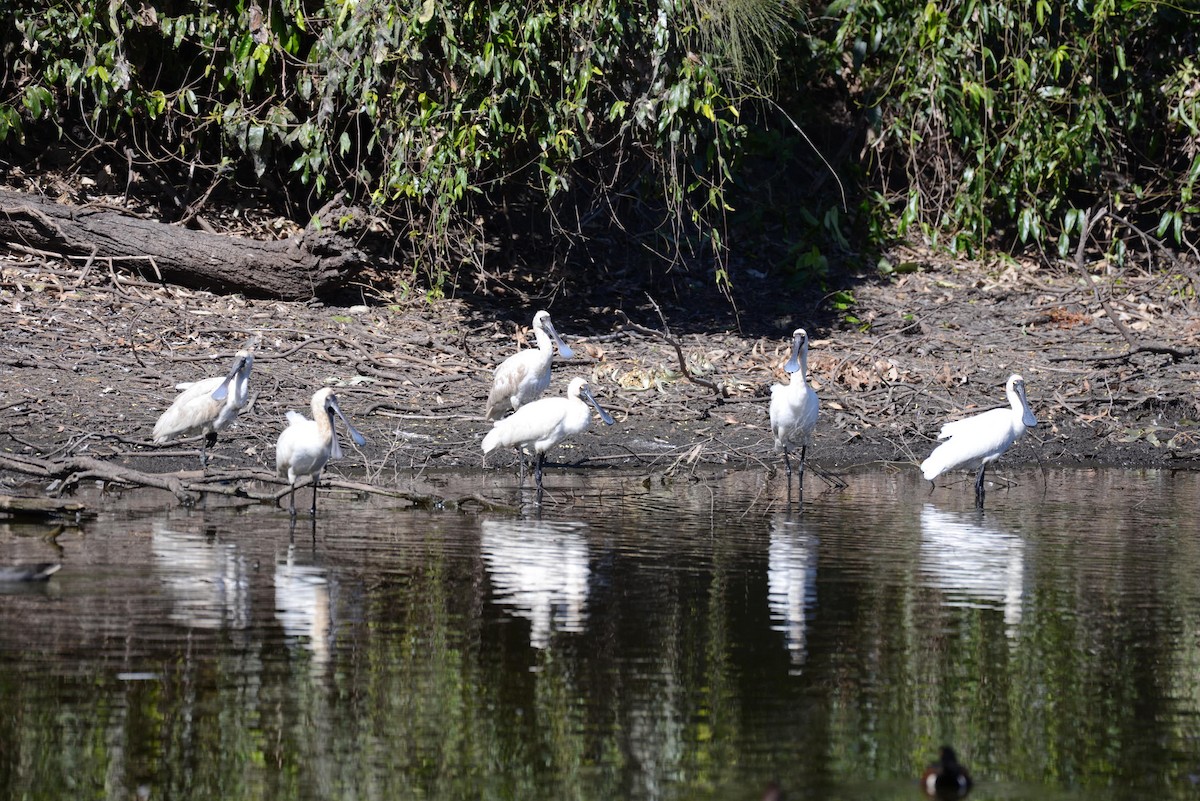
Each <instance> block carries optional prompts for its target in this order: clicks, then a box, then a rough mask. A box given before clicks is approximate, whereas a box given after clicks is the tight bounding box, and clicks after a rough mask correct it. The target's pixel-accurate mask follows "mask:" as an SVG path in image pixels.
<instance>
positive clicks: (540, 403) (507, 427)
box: [483, 378, 614, 491]
mask: <svg viewBox="0 0 1200 801" xmlns="http://www.w3.org/2000/svg"><path fill="white" fill-rule="evenodd" d="M585 401H586V403H585ZM588 403H590V404H592V406H593V407H595V409H596V412H597V413H598V414H599V415H600V419H601V420H603V421H604V424H605V425H609V426H611V425H612V424H613V422H614V420H613V419H612V416H611V415H610V414H609V413H608V412H606V411H604V409H603V407H601V406H600V404H599V403H598V402H597V401H596V399H595V398H594V397H592V393H591V391H590V390H589V389H588V383H587V379H585V378H572V379H571V383H570V385H569V386H568V387H567V396H566V397H565V398H542V399H541V400H536V401H533V402H532V403H527V404H525V405H523V406H522V407H521V408H520V409H517V411H515V412H514V413H513V414H511V415H510V416H508V417H505V418H504V419H503V420H498V421H497V422H496V424H495V425H493V426H492V430H491V431H489V432H488V433H487V436H486V437H484V438H483V454H484V456H487V454H489V453H491V452H492V451H494V450H495V449H496V448H499V447H502V446H503V447H508V448H514V447H515V448H518V449H521V450H530V451H533V453H534V454H535V455H536V457H537V466H536V467H535V468H534V470H535V473H534V477H535V479H536V480H537V487H538V490H539V491H540V490H541V489H542V465H543V464H544V463H545V461H546V451H548V450H550V449H551V448H553V447H554V446H555V445H557V444H558V443H560V442H562V441H563V440H564V439H566V438H567V437H569V436H571V435H572V434H578V433H580V432H582V431H585V430H587V427H588V426H589V425H590V424H591V422H592V410H591V409H589V408H588Z"/></svg>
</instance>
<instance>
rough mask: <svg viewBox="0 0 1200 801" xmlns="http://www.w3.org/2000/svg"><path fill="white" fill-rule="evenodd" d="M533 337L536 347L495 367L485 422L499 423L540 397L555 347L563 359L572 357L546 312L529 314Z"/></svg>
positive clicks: (546, 382) (548, 379)
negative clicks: (507, 415)
mask: <svg viewBox="0 0 1200 801" xmlns="http://www.w3.org/2000/svg"><path fill="white" fill-rule="evenodd" d="M533 334H534V336H535V337H537V348H527V349H526V350H522V351H518V352H517V353H514V354H513V355H512V356H509V357H508V358H507V359H505V360H504V361H502V362H500V366H499V367H497V368H496V373H495V377H494V378H493V379H492V391H491V392H490V393H488V399H487V410H486V411H485V412H484V417H485V418H486V419H488V420H499V419H500V418H501V417H503V416H504V415H506V414H508V413H509V411H516V410H517V409H520V408H521V407H522V406H524V405H525V404H526V403H531V402H532V401H535V400H537V399H538V398H540V397H541V395H542V393H543V392H545V391H546V387H548V386H550V362H551V361H553V359H554V349H555V348H556V347H557V348H558V354H559V355H560V356H562V357H563V358H564V359H569V358H571V356H573V355H574V353H573V352H572V350H571V349H570V348H568V347H567V343H566V342H563V341H562V337H560V336H559V335H558V332H557V331H555V330H554V323H552V322H550V312H547V311H539V312H538V313H537V314H535V315H533Z"/></svg>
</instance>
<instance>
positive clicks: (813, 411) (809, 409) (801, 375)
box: [771, 328, 820, 492]
mask: <svg viewBox="0 0 1200 801" xmlns="http://www.w3.org/2000/svg"><path fill="white" fill-rule="evenodd" d="M783 369H784V370H786V371H787V372H788V373H789V374H790V375H791V378H790V380H789V383H787V384H775V385H774V386H772V387H771V431H772V433H774V434H775V447H776V448H782V449H783V464H784V466H785V467H786V468H787V477H788V487H789V488H790V487H791V484H792V463H791V460H789V459H788V451H790V450H791V449H792V448H795V447H796V446H797V445H799V446H800V491H801V492H804V457H805V455H806V454H807V452H808V445H809V443H810V442H812V432H813V429H814V428H816V427H817V409H818V407H819V406H820V404H819V402H818V401H817V393H816V392H814V391H813V388H812V387H810V386H809V385H808V333H807V332H806V331H805V330H804V329H803V328H797V329H796V330H795V331H793V332H792V357H791V358H790V359H788V362H787V364H785V365H784V366H783ZM789 491H790V490H789Z"/></svg>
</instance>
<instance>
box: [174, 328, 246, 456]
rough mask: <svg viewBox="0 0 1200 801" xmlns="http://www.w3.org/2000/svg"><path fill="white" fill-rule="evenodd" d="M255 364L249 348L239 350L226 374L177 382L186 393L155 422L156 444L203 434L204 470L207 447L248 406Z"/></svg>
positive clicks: (178, 387)
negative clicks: (186, 382)
mask: <svg viewBox="0 0 1200 801" xmlns="http://www.w3.org/2000/svg"><path fill="white" fill-rule="evenodd" d="M253 365H254V356H253V355H251V353H250V351H248V350H239V351H238V352H237V355H236V356H235V357H234V360H233V366H232V367H231V368H230V370H229V372H228V373H227V374H226V375H225V376H223V377H222V376H213V377H212V378H205V379H202V380H200V381H195V382H193V383H188V384H177V385H176V388H177V389H182V390H183V392H182V393H181V394H180V395H179V397H177V398H175V402H174V403H172V404H171V406H170V407H169V408H168V409H167V410H166V411H165V412H163V413H162V416H161V417H159V418H158V422H156V423H155V424H154V442H155V444H157V445H162V444H163V443H166V442H169V441H170V440H172V439H175V438H176V437H187V436H192V435H194V434H204V441H203V443H202V444H201V446H200V467H201V469H203V468H204V467H205V466H206V465H207V463H208V453H207V449H208V448H211V447H212V446H213V445H215V444H216V443H217V433H218V432H220V431H222V430H224V429H225V428H226V427H227V426H228V425H229V424H230V423H232V422H233V421H234V420H235V419H236V418H237V416H238V412H240V411H241V410H242V408H243V407H244V406H245V405H246V400H247V398H248V397H249V395H250V368H251V367H252V366H253Z"/></svg>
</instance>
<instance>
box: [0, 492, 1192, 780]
mask: <svg viewBox="0 0 1200 801" xmlns="http://www.w3.org/2000/svg"><path fill="white" fill-rule="evenodd" d="M1006 475H1008V476H1010V477H1012V478H1014V479H1015V480H1016V481H1017V484H1016V486H1013V487H1011V488H1009V489H1006V490H1003V489H992V490H991V491H990V492H989V494H988V497H987V507H986V509H985V510H984V511H983V512H979V511H977V510H976V509H975V508H974V506H973V491H972V489H971V486H970V477H965V478H964V482H965V483H962V484H960V485H958V486H956V487H951V488H943V489H938V490H937V491H936V492H934V493H933V494H932V495H930V494H929V493H928V491H927V487H928V485H927V484H925V483H924V482H922V481H920V478H919V476H918V475H917V473H916V471H915V470H913V469H908V470H901V471H894V472H892V471H877V472H872V473H864V474H859V475H855V476H852V477H851V482H850V487H849V488H848V489H846V490H844V491H840V492H828V493H823V494H822V493H818V492H814V491H813V490H815V489H818V488H819V486H820V482H819V481H818V480H817V479H816V477H815V476H811V475H810V476H809V482H810V487H809V490H810V491H809V493H808V494H807V495H806V497H805V498H804V501H803V504H802V505H800V506H799V508H792V509H790V510H789V509H788V508H787V506H786V504H785V503H784V502H783V487H782V484H781V483H780V481H779V480H776V481H773V482H772V483H770V484H765V483H764V478H763V475H762V474H761V473H751V472H746V473H736V474H733V475H729V476H722V477H713V478H707V479H705V480H701V481H689V480H686V479H679V480H677V481H675V482H663V481H661V480H659V479H657V478H656V479H655V480H653V481H650V482H646V483H644V482H643V480H642V479H643V477H642V476H636V477H634V476H630V475H627V474H608V473H590V472H586V473H582V474H581V473H577V472H572V471H564V470H557V469H552V470H550V471H548V473H547V479H546V480H547V486H548V488H549V496H548V497H547V498H546V500H545V502H544V503H543V505H542V507H541V509H540V511H538V510H537V509H536V508H534V507H532V506H531V505H530V504H529V503H528V502H527V500H526V501H522V500H521V499H520V498H519V497H518V495H517V494H516V493H515V492H514V491H513V490H512V489H511V488H510V478H511V477H509V476H504V475H501V474H500V473H499V472H496V473H488V474H487V475H486V476H484V477H482V478H480V477H478V476H475V477H469V478H470V480H471V481H472V482H473V483H474V486H472V487H471V488H470V491H471V492H474V491H481V492H483V493H484V494H486V495H488V496H489V497H496V498H499V499H502V500H504V501H505V502H507V503H511V504H513V505H514V506H515V507H517V508H514V509H513V510H512V511H506V512H494V511H493V512H486V513H483V512H480V513H474V512H458V511H437V512H430V511H406V510H398V509H392V508H388V507H387V506H386V505H381V504H379V503H378V502H377V501H373V502H363V501H354V500H340V501H330V502H329V503H328V505H324V506H323V507H322V509H323V514H324V517H322V518H321V519H319V520H318V521H317V522H316V524H315V526H314V527H311V528H310V524H309V522H308V521H307V520H302V521H301V523H300V524H299V525H298V527H297V528H296V530H295V531H294V532H292V531H290V530H289V521H288V517H287V515H286V513H281V512H279V511H273V510H271V509H267V508H263V507H250V508H245V509H233V508H211V507H210V508H208V509H193V510H186V509H178V508H176V509H171V510H169V511H163V510H162V509H161V508H154V504H143V505H142V506H141V507H139V505H138V503H137V502H136V500H134V499H130V502H128V503H117V504H113V506H115V507H116V510H115V511H112V512H109V513H106V514H105V515H103V516H102V517H101V518H100V519H98V520H96V521H94V522H91V523H88V524H87V525H86V526H85V527H84V528H82V529H66V530H64V531H62V532H61V533H59V535H58V536H57V538H56V539H50V538H48V535H49V534H50V533H51V532H50V530H49V529H48V528H46V527H42V526H34V525H17V524H8V525H0V562H16V561H46V560H52V559H60V560H61V561H62V562H63V564H64V567H63V569H62V570H61V571H60V572H59V573H58V574H57V575H56V576H54V577H53V578H52V579H51V581H50V582H49V583H48V584H47V585H41V586H39V587H36V588H31V587H21V588H19V590H18V588H16V587H13V586H8V587H5V588H3V593H4V594H3V595H0V710H3V714H2V715H0V797H2V798H9V799H92V798H96V799H100V798H115V799H129V798H150V799H221V800H222V801H228V800H229V799H291V798H298V799H410V798H415V799H421V798H427V799H550V798H553V799H721V800H722V801H724V800H725V799H730V800H732V799H744V800H745V801H752V800H754V801H756V800H757V799H758V798H760V796H761V794H762V791H763V788H764V786H765V785H766V783H767V782H768V781H769V780H771V779H777V780H778V781H779V782H780V783H781V784H782V785H783V787H784V788H785V789H786V790H787V792H788V797H789V798H791V799H817V798H820V799H913V798H918V797H919V795H918V791H917V789H916V784H915V778H916V776H917V775H918V774H919V773H920V771H921V769H922V768H923V766H924V765H925V763H926V762H928V761H929V760H930V759H932V758H933V757H934V756H935V755H936V753H937V748H938V746H939V745H941V744H942V743H950V744H952V745H954V746H955V747H956V749H957V750H958V753H959V756H960V757H961V758H962V760H963V761H964V762H965V763H966V764H967V765H968V766H969V767H970V768H971V769H972V772H973V774H974V775H975V778H976V788H975V790H974V791H973V792H972V793H971V796H970V797H971V798H972V799H980V800H982V799H1013V800H1022V799H1058V798H1062V799H1144V798H1155V799H1176V798H1179V799H1183V798H1195V797H1196V795H1197V793H1200V786H1198V782H1200V537H1198V533H1200V525H1198V519H1197V516H1198V510H1200V475H1197V474H1195V473H1170V472H1155V471H1142V472H1133V471H1084V470H1072V471H1051V472H1050V473H1049V474H1048V475H1047V476H1046V477H1045V479H1043V476H1042V474H1041V473H1039V472H1037V471H1029V472H1015V473H1012V472H1010V473H1007V474H1006ZM452 478H453V477H448V478H447V479H446V481H451V480H452ZM435 480H436V479H435ZM458 480H459V481H460V482H461V480H462V477H458ZM447 486H449V485H447ZM304 497H305V499H307V495H305V496H304ZM110 503H111V502H110Z"/></svg>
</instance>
